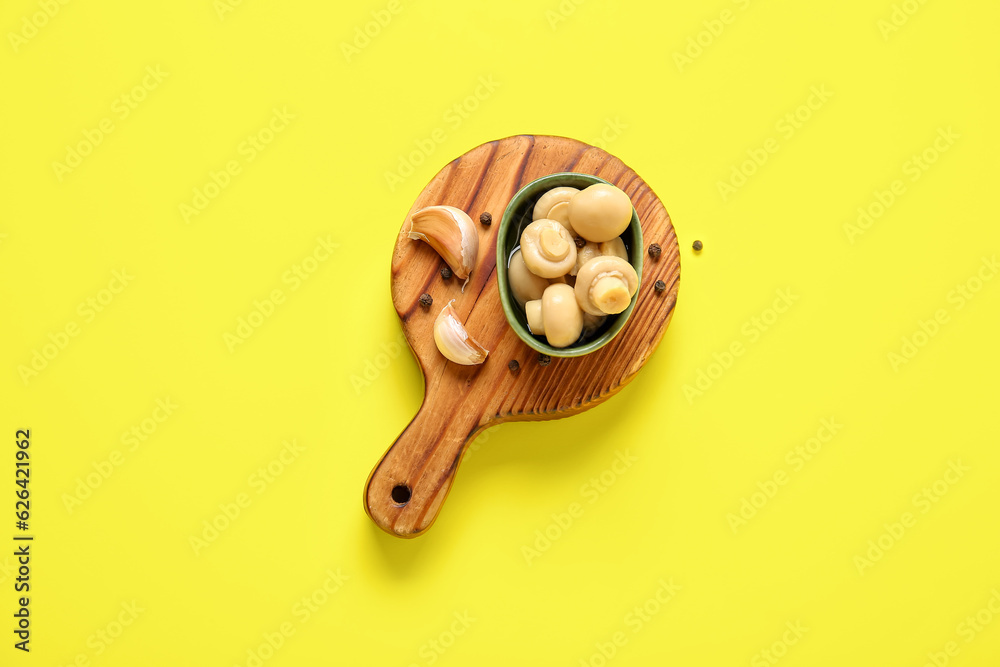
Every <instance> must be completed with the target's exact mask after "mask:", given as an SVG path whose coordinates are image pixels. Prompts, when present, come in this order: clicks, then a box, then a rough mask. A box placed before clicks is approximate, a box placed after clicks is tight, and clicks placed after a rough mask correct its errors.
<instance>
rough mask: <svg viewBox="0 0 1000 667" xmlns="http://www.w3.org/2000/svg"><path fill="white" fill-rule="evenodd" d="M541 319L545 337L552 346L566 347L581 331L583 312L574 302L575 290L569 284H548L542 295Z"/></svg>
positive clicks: (574, 340) (573, 341)
mask: <svg viewBox="0 0 1000 667" xmlns="http://www.w3.org/2000/svg"><path fill="white" fill-rule="evenodd" d="M542 321H543V323H544V327H545V338H546V340H548V342H549V345H551V346H552V347H567V346H569V345H572V344H573V343H575V342H576V341H577V340H578V339H579V338H580V333H581V332H583V312H581V310H580V306H579V305H578V304H577V302H576V292H575V291H574V290H573V288H572V287H570V286H569V285H564V284H562V283H556V284H554V285H549V286H548V287H547V288H546V289H545V293H544V294H543V295H542Z"/></svg>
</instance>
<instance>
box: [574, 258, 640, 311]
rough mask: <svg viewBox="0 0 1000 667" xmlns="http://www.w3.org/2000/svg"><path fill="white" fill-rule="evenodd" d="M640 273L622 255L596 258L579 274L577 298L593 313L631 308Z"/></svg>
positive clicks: (585, 309) (582, 306)
mask: <svg viewBox="0 0 1000 667" xmlns="http://www.w3.org/2000/svg"><path fill="white" fill-rule="evenodd" d="M637 289H639V276H638V275H637V274H636V272H635V269H634V268H633V267H632V265H631V264H629V263H628V262H626V261H625V260H624V259H622V258H621V257H613V256H611V257H595V258H594V259H592V260H590V261H589V262H587V263H586V264H584V265H583V266H582V267H580V271H579V272H578V273H577V274H576V287H575V290H576V300H577V301H578V302H579V304H580V308H582V309H583V310H584V312H587V313H590V314H591V315H615V314H617V313H620V312H622V311H623V310H625V309H626V308H628V304H629V303H630V302H631V300H632V295H633V294H635V292H636V290H637Z"/></svg>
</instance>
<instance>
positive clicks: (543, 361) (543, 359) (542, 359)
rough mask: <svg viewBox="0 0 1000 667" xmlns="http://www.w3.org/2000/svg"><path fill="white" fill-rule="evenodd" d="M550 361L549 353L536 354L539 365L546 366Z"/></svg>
mask: <svg viewBox="0 0 1000 667" xmlns="http://www.w3.org/2000/svg"><path fill="white" fill-rule="evenodd" d="M550 361H552V357H550V356H549V355H547V354H541V353H539V354H538V365H539V366H548V365H549V362H550Z"/></svg>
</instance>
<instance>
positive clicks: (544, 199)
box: [531, 185, 580, 220]
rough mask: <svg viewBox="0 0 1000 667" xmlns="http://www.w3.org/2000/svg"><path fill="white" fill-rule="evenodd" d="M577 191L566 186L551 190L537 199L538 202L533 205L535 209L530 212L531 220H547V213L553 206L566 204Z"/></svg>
mask: <svg viewBox="0 0 1000 667" xmlns="http://www.w3.org/2000/svg"><path fill="white" fill-rule="evenodd" d="M579 191H580V190H579V189H578V188H572V187H570V186H568V185H563V186H560V187H558V188H552V189H551V190H549V191H548V192H546V193H545V194H544V195H542V196H541V197H539V198H538V202H536V203H535V208H534V209H533V210H532V212H531V219H532V220H541V219H542V218H548V217H549V211H551V210H552V207H553V206H555V205H556V204H558V203H559V202H564V201H565V202H568V201H569V200H570V199H572V198H573V195H575V194H576V193H577V192H579Z"/></svg>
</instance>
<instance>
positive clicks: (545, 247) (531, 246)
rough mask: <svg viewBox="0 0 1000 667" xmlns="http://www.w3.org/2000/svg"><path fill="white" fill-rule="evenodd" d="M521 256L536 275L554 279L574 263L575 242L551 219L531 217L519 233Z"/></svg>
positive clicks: (563, 228) (564, 229)
mask: <svg viewBox="0 0 1000 667" xmlns="http://www.w3.org/2000/svg"><path fill="white" fill-rule="evenodd" d="M521 257H522V258H523V259H524V264H525V266H527V267H528V270H529V271H531V272H532V273H534V274H535V275H536V276H541V277H542V278H558V277H559V276H562V275H566V274H567V273H569V271H570V269H572V268H573V265H574V264H576V243H575V242H574V241H573V236H572V235H571V234H570V233H569V231H568V230H567V229H566V228H565V227H563V226H562V225H560V224H559V223H558V222H556V221H555V220H548V219H544V218H543V219H541V220H535V221H534V222H532V223H531V224H530V225H528V226H527V227H525V228H524V231H523V232H521Z"/></svg>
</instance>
